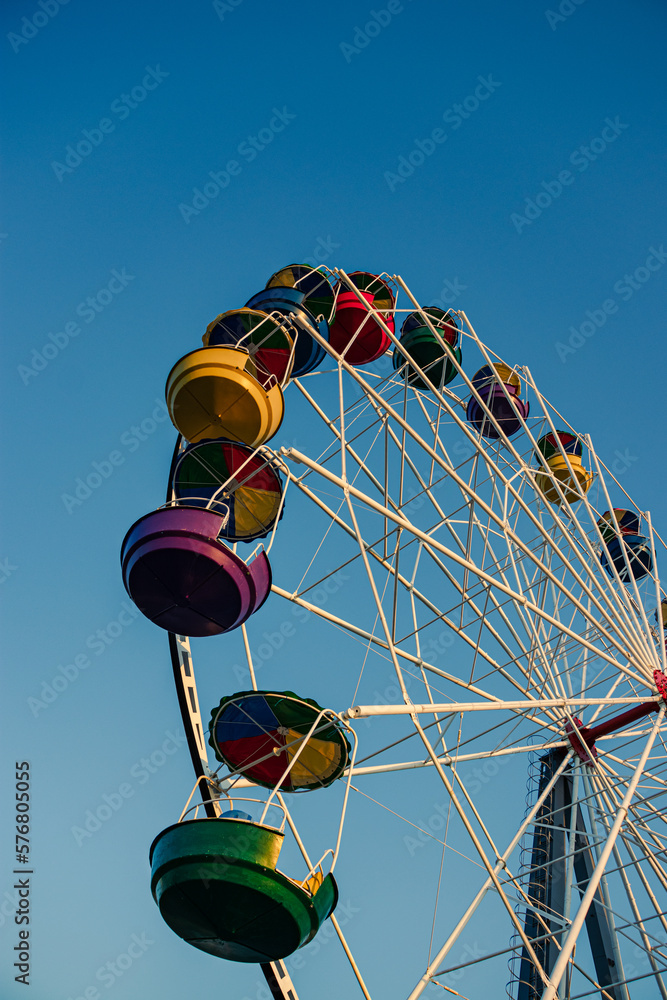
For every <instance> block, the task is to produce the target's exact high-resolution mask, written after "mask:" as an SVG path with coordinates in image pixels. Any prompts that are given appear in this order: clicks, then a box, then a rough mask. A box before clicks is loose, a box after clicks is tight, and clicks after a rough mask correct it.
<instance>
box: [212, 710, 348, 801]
mask: <svg viewBox="0 0 667 1000" xmlns="http://www.w3.org/2000/svg"><path fill="white" fill-rule="evenodd" d="M318 717H320V718H319V722H317V726H316V729H315V732H314V733H313V735H312V736H310V738H309V739H308V741H307V744H306V745H305V746H304V737H305V736H306V735H307V734H308V732H309V731H310V729H311V728H312V726H313V725H314V724H315V723H316V721H317V720H318ZM209 728H210V738H209V743H210V744H211V746H212V747H213V749H214V750H215V755H216V757H217V758H218V760H221V761H224V763H225V764H226V765H227V767H228V768H229V769H230V770H231V771H233V772H238V773H241V774H243V776H244V777H246V778H248V779H249V780H250V781H253V782H255V784H258V785H263V786H265V787H267V788H274V787H275V786H276V785H277V784H278V783H279V782H281V777H282V775H283V774H284V772H285V770H286V769H287V767H288V765H289V764H290V762H291V761H292V760H294V758H295V756H296V755H297V754H298V758H297V759H296V761H295V763H294V764H293V766H292V768H291V770H290V771H289V773H288V774H287V775H286V776H285V777H284V778H282V782H281V784H280V789H281V791H284V792H296V791H306V790H309V789H314V788H323V787H326V786H327V785H330V784H331V783H332V782H333V781H335V780H336V778H339V777H340V775H341V774H342V773H343V771H344V770H345V768H346V766H347V762H348V757H349V753H350V745H349V743H348V741H347V739H346V737H345V735H344V734H343V731H342V729H341V728H340V725H339V724H338V723H337V722H336V721H335V720H332V719H331V717H330V715H326V716H323V715H322V709H321V708H320V706H319V705H318V704H317V702H315V701H312V700H310V699H308V700H303V699H301V698H299V697H297V695H295V694H294V693H293V692H292V691H282V692H274V691H242V692H240V693H238V694H234V695H231V696H229V697H227V698H223V699H222V701H221V702H220V704H219V705H218V706H217V707H216V708H215V709H214V710H213V712H212V713H211V723H210V727H209Z"/></svg>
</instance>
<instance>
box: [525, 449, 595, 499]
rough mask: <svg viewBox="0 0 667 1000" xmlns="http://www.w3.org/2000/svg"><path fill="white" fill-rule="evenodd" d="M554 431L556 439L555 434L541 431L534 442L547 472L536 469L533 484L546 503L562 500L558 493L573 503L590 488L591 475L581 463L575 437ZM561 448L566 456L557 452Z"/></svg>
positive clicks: (580, 453)
mask: <svg viewBox="0 0 667 1000" xmlns="http://www.w3.org/2000/svg"><path fill="white" fill-rule="evenodd" d="M556 434H557V436H558V441H557V440H556V435H554V434H545V435H544V437H541V438H540V440H539V441H538V442H537V447H538V449H539V451H540V453H541V456H542V461H543V463H544V465H546V467H547V469H549V472H546V471H543V472H542V471H541V472H538V473H537V475H536V476H535V485H536V486H537V488H538V490H539V491H540V492H541V493H543V494H544V496H545V497H546V499H547V500H548V501H549V503H557V504H560V503H562V502H563V500H562V497H561V492H562V495H563V496H564V497H565V499H566V500H567V502H568V503H576V502H577V501H578V500H581V497H582V494H583V493H588V491H589V489H590V488H591V484H592V482H593V474H592V473H591V472H588V471H587V470H586V469H585V468H584V466H583V460H582V453H583V448H582V444H581V441H580V440H579V438H578V437H576V435H574V434H571V433H570V432H569V431H557V432H556ZM561 448H562V450H563V451H564V452H565V455H567V458H565V456H564V455H562V454H561ZM570 469H571V470H572V471H570ZM573 475H574V479H573V478H572V476H573ZM575 481H576V482H575ZM559 486H560V491H559V488H558V487H559Z"/></svg>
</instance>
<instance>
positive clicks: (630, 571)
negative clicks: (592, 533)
mask: <svg viewBox="0 0 667 1000" xmlns="http://www.w3.org/2000/svg"><path fill="white" fill-rule="evenodd" d="M597 524H598V527H599V529H600V534H601V536H602V541H603V546H604V547H603V548H602V550H601V552H600V562H601V563H602V565H603V567H604V568H605V570H606V571H607V573H608V574H609V576H611V577H613V576H614V572H613V570H612V566H613V567H614V569H615V570H616V572H617V573H618V576H619V579H620V580H621V582H622V583H627V582H628V581H629V580H630V579H631V577H634V579H635V580H641V578H642V577H644V576H646V575H647V573H650V572H651V570H652V569H653V556H652V554H651V547H650V543H649V540H648V538H646V536H645V535H640V534H639V526H640V517H639V515H638V514H636V513H635V512H634V511H632V510H625V509H624V508H621V507H614V509H613V510H612V511H608V510H607V511H605V512H604V514H603V515H602V517H601V518H600V519H599V520H598V522H597Z"/></svg>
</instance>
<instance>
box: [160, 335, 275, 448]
mask: <svg viewBox="0 0 667 1000" xmlns="http://www.w3.org/2000/svg"><path fill="white" fill-rule="evenodd" d="M165 394H166V400H167V407H168V409H169V416H170V417H171V420H172V423H173V424H174V426H175V427H176V430H178V431H180V433H181V434H182V435H183V437H184V438H185V439H186V440H187V441H191V442H196V441H203V440H206V439H211V438H221V437H224V438H227V439H228V440H232V441H241V442H243V444H247V445H248V446H249V447H250V448H258V447H259V446H260V445H261V444H264V443H265V442H266V441H268V440H269V439H270V438H272V437H273V435H274V434H275V433H276V431H277V430H278V428H279V427H280V424H281V423H282V419H283V413H284V409H285V406H284V402H283V394H282V391H281V389H280V386H279V385H278V384H277V382H276V381H275V380H274V382H273V383H272V382H271V381H269V382H267V381H266V378H265V377H262V379H261V380H260V379H259V378H258V377H257V369H256V367H255V363H254V361H253V359H252V358H251V357H250V355H249V354H248V353H247V351H242V350H238V349H236V348H231V347H201V348H199V350H196V351H191V352H190V353H189V354H186V355H185V357H183V358H181V359H180V361H177V362H176V364H175V365H174V367H173V368H172V370H171V372H170V373H169V377H168V378H167V386H166V393H165Z"/></svg>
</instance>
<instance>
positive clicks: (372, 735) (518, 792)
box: [121, 264, 667, 1000]
mask: <svg viewBox="0 0 667 1000" xmlns="http://www.w3.org/2000/svg"><path fill="white" fill-rule="evenodd" d="M203 343H204V346H203V347H202V348H197V349H195V350H191V351H190V353H188V354H186V355H185V356H184V357H183V358H181V359H180V361H178V362H177V363H176V365H174V367H173V368H172V370H171V373H170V374H169V377H168V380H167V404H168V406H169V410H170V414H171V417H172V420H173V422H174V424H175V426H176V428H177V430H178V431H179V438H178V441H177V443H176V448H175V451H174V459H173V461H172V466H171V469H170V470H169V476H168V490H167V502H166V504H165V505H164V506H162V507H160V508H159V509H157V510H155V511H153V512H151V513H149V514H147V515H145V516H144V517H143V518H141V519H140V520H139V521H137V522H136V523H135V524H134V525H133V526H132V528H131V529H130V531H129V532H128V534H127V536H126V539H125V541H124V543H123V550H122V556H121V558H122V564H123V576H124V581H125V585H126V587H127V589H128V592H129V594H130V596H131V597H132V598H133V600H134V601H135V602H136V603H137V605H138V606H139V607H140V609H141V610H142V611H143V613H144V614H145V615H146V616H147V617H148V618H149V619H151V620H152V621H153V622H154V623H155V624H157V625H158V626H160V627H161V628H163V629H165V630H166V631H167V632H168V633H169V645H170V652H171V662H172V667H173V673H174V679H175V682H176V690H177V695H178V699H179V704H180V708H181V713H182V717H183V722H184V726H185V729H186V734H187V735H188V742H189V746H190V752H191V756H192V761H193V766H194V770H195V776H196V783H195V785H194V788H193V789H191V790H190V789H188V790H187V791H188V792H189V793H190V794H189V797H188V795H187V794H186V795H185V796H184V804H183V810H182V813H181V814H180V816H179V817H178V818H177V820H176V821H175V822H174V824H173V825H172V826H170V827H168V828H167V829H166V830H164V831H162V833H160V834H159V835H158V836H157V837H156V840H155V842H154V844H153V846H152V848H151V863H152V873H153V875H152V891H153V894H154V896H155V899H156V902H157V903H158V905H159V907H160V911H161V913H162V916H163V917H164V919H165V921H166V923H167V924H168V925H169V927H171V929H172V930H173V931H174V932H175V933H176V934H178V935H179V936H180V937H181V938H183V939H184V940H186V941H188V942H189V943H190V944H193V945H194V946H195V947H198V948H200V949H201V950H204V951H207V952H209V953H210V954H214V955H217V956H219V957H220V958H222V959H225V960H231V961H239V962H248V963H257V964H259V965H261V967H262V970H263V972H264V975H265V976H266V979H267V981H268V983H269V986H270V989H271V992H272V995H274V996H277V997H283V998H290V997H291V998H292V1000H296V997H297V992H298V989H299V986H298V975H297V973H296V972H294V975H292V972H291V971H290V970H291V969H292V970H293V969H294V968H297V967H296V966H291V965H290V956H293V955H294V954H296V953H297V952H298V950H299V949H300V948H302V947H304V946H306V945H307V944H308V943H309V942H310V941H313V940H314V939H315V938H316V936H317V935H318V933H319V934H322V933H324V932H323V930H322V929H323V927H324V926H325V924H327V923H329V922H330V924H331V926H333V928H334V933H335V938H336V940H338V941H339V942H340V946H341V948H340V955H341V962H344V963H347V964H348V965H349V968H350V970H351V975H352V976H353V978H354V981H355V983H356V987H355V988H356V989H357V990H358V995H360V996H365V997H366V998H371V997H373V1000H377V996H380V995H381V996H382V1000H393V998H394V996H395V997H396V1000H399V998H403V1000H417V998H418V997H420V996H422V995H435V991H436V990H438V992H439V993H443V992H444V993H446V994H450V995H455V996H461V997H464V998H467V1000H473V998H475V997H477V996H482V995H485V996H486V995H488V984H489V982H490V981H492V982H493V983H494V985H495V988H496V991H495V993H494V995H501V991H503V990H505V989H506V991H507V995H508V996H509V997H511V998H512V1000H540V998H541V1000H552V998H555V997H558V998H559V1000H565V998H568V1000H575V998H578V997H586V996H601V997H606V998H610V1000H629V998H630V997H631V996H632V997H634V998H643V997H647V998H648V997H654V996H657V995H660V996H662V997H663V998H667V985H666V977H667V945H666V944H665V942H667V936H666V933H665V932H667V914H665V912H664V911H665V909H666V907H665V903H664V900H665V896H664V893H665V890H667V865H666V864H665V846H666V843H667V815H665V814H663V802H661V800H660V797H661V796H663V795H665V794H667V770H666V767H665V763H666V761H667V754H666V753H665V742H664V737H665V718H664V717H665V699H667V662H666V659H665V653H666V649H665V632H664V629H665V626H666V625H667V602H666V601H665V594H664V591H663V590H662V589H661V587H660V583H659V578H658V560H659V557H662V550H663V548H664V543H663V541H662V539H661V538H660V536H659V535H658V533H657V532H656V530H655V529H654V527H653V525H652V523H651V519H650V515H649V514H647V513H645V512H643V511H641V510H640V509H639V508H638V507H637V506H636V505H635V504H634V503H633V502H632V501H631V499H630V498H629V496H628V494H627V493H626V492H625V490H624V488H623V487H622V486H621V484H620V483H619V482H618V481H617V480H616V479H615V478H614V476H613V475H612V473H611V472H610V471H609V470H608V469H607V468H606V467H605V466H604V464H603V463H602V461H601V460H600V458H599V457H598V455H597V454H596V452H595V448H594V444H593V442H592V441H591V440H590V438H589V437H588V436H587V435H586V434H584V433H582V432H580V431H578V430H577V429H576V428H574V427H571V426H570V425H569V424H568V422H567V419H566V417H565V416H564V415H562V414H560V413H559V412H558V410H557V409H556V408H555V407H554V406H553V405H552V404H551V403H549V402H548V401H547V400H546V399H545V398H544V397H543V396H542V394H541V393H540V391H539V388H538V386H537V384H536V382H535V380H534V379H533V377H532V375H531V373H530V371H529V370H528V369H527V368H525V367H522V366H521V365H520V364H516V363H515V364H514V365H512V364H510V363H509V362H510V361H514V360H515V359H507V358H505V359H501V358H500V357H499V356H498V355H497V354H496V353H494V351H493V350H491V349H490V348H489V347H487V346H486V345H485V344H484V343H483V342H482V340H481V339H480V338H479V337H478V335H477V333H476V332H475V330H474V329H473V327H472V325H471V323H470V322H469V320H468V318H467V316H466V315H465V313H464V312H462V311H461V312H454V311H452V310H449V311H444V310H442V309H438V308H435V307H429V306H427V307H422V306H421V305H420V304H419V303H418V301H417V299H416V298H415V297H414V295H413V294H412V293H411V291H410V289H409V288H408V286H407V285H406V283H405V282H404V281H403V279H402V278H401V277H399V276H397V275H394V276H390V275H387V274H381V275H375V274H371V273H369V272H361V271H359V272H354V273H351V274H347V273H346V272H344V271H343V270H340V269H333V270H329V269H327V268H325V267H322V268H319V269H313V268H311V267H308V266H306V265H298V264H295V265H290V266H289V267H285V268H283V269H281V270H280V271H277V272H276V273H275V274H274V275H273V276H272V277H271V278H269V280H268V282H267V284H266V287H265V288H264V289H263V290H262V291H261V292H259V293H257V294H255V295H253V296H252V297H251V298H250V299H249V300H248V301H247V302H246V304H245V305H244V306H243V307H239V308H236V309H230V310H228V311H227V312H223V313H221V314H220V315H219V316H218V317H217V318H216V319H214V320H213V321H212V323H211V324H209V327H208V329H207V331H206V333H205V335H204V338H203ZM518 360H519V361H520V359H518ZM283 419H284V421H285V422H284V424H283V423H282V422H283ZM281 424H282V426H283V430H285V429H287V440H286V441H285V442H284V443H282V444H276V440H277V438H278V437H279V436H280V435H278V431H279V429H280V427H281ZM293 431H294V432H295V433H292V432H293ZM290 434H292V437H293V440H290ZM290 538H291V539H292V540H296V539H297V538H298V544H296V543H295V544H292V545H290V546H289V556H287V555H286V550H287V546H285V544H284V540H285V539H290ZM281 546H282V548H281ZM265 605H266V607H265ZM283 606H284V608H290V609H291V610H292V611H293V612H294V613H296V614H297V615H299V616H301V617H299V618H298V619H297V620H299V621H301V620H305V619H306V618H307V619H308V621H309V623H310V624H309V628H311V638H310V639H309V640H308V641H309V642H310V643H311V646H312V643H314V642H317V643H319V648H320V650H321V653H320V660H319V662H315V663H314V664H312V666H311V673H312V674H313V675H314V673H315V672H316V671H317V670H318V669H321V670H322V671H324V670H326V671H327V673H328V674H329V675H331V674H332V672H335V677H336V678H339V680H337V681H335V682H333V683H332V684H330V690H331V700H330V702H329V703H328V704H327V705H326V706H322V705H320V704H318V703H317V702H316V701H315V700H314V699H313V698H312V696H311V693H310V691H309V690H307V689H306V690H300V691H299V692H298V693H297V692H294V691H291V690H284V684H283V685H282V686H281V683H280V665H279V664H275V663H274V664H272V667H271V671H270V677H271V682H270V684H271V686H270V687H267V686H266V684H265V682H264V681H263V679H262V678H263V676H264V673H265V672H264V671H263V672H262V673H261V674H260V673H259V670H260V667H262V660H263V659H266V658H268V656H269V655H270V652H269V653H265V654H263V653H262V648H263V647H262V642H261V636H262V635H263V636H266V635H267V632H266V629H264V630H263V631H262V632H260V635H259V636H258V637H256V636H255V635H254V633H253V627H254V623H255V622H256V621H266V620H267V619H266V617H264V616H266V615H267V614H268V613H269V611H270V610H271V609H272V608H275V609H277V608H278V607H283ZM262 608H264V610H263V611H262V614H261V615H260V616H258V618H257V619H255V618H254V615H255V614H256V613H257V612H259V611H260V609H262ZM276 614H277V615H278V616H279V615H280V612H278V611H276ZM290 627H291V628H292V633H293V632H294V628H293V627H292V626H290ZM230 633H236V635H235V637H234V641H239V638H240V641H241V642H242V650H243V654H244V658H245V659H244V670H245V671H246V672H247V678H248V683H247V684H246V685H245V688H244V689H243V690H235V687H234V680H235V678H233V677H232V676H229V678H228V679H226V682H227V689H226V690H223V691H221V692H220V695H221V697H220V698H219V699H218V700H217V702H216V703H215V704H212V705H210V706H206V708H205V710H204V712H202V711H201V709H200V704H199V696H198V691H197V684H196V681H195V673H194V664H193V657H192V648H191V646H192V644H191V642H190V639H191V638H196V639H197V641H199V639H198V637H202V639H203V637H208V638H206V640H205V641H206V642H211V643H220V644H221V648H222V647H223V646H224V644H225V643H226V642H230V641H232V637H231V636H230V635H229V634H230ZM276 634H277V633H276ZM283 634H284V635H285V637H287V635H288V634H289V633H288V632H287V630H285V631H284V633H283ZM304 635H305V633H304ZM213 636H220V638H217V639H214V638H210V637H213ZM299 641H300V639H299V636H298V635H297V636H296V638H293V639H292V638H290V642H291V647H290V648H291V650H292V651H293V653H292V655H296V653H294V650H296V648H297V647H298V645H299ZM305 641H306V640H305V638H304V642H305ZM263 645H264V646H265V647H266V646H267V642H264V644H263ZM269 649H270V647H269ZM262 670H263V668H262ZM258 675H259V680H261V684H260V683H259V682H258ZM208 709H210V716H209V714H208V712H207V710H208ZM482 785H487V786H489V787H488V788H481V786H482ZM480 789H481V790H482V791H483V792H485V793H488V794H484V795H481V796H480ZM306 792H307V793H308V796H307V797H306V798H304V799H303V800H301V799H300V800H299V802H300V805H299V823H298V824H297V822H296V819H295V816H294V809H293V807H292V803H293V802H294V801H295V798H294V797H295V796H296V795H300V794H302V793H306ZM334 796H335V797H336V808H337V809H338V808H339V817H338V820H337V822H336V824H334V829H333V830H332V836H331V846H330V847H329V848H327V850H326V851H325V853H324V854H323V855H322V856H321V857H319V856H317V857H316V858H315V857H313V856H311V850H310V848H309V845H308V844H307V843H306V842H305V840H306V838H304V837H303V836H302V834H301V832H300V827H301V817H302V816H306V814H307V813H308V812H309V811H310V813H311V814H313V815H314V814H317V813H318V811H319V810H320V809H323V808H324V803H325V802H327V801H332V800H333V797H334ZM434 797H435V798H439V799H440V801H439V802H436V803H435V804H433V803H434ZM420 802H421V806H420ZM301 803H303V804H301ZM357 803H361V804H360V805H359V807H358V810H357V811H358V814H359V815H362V816H363V822H364V823H368V824H369V825H368V827H364V830H365V831H370V830H372V835H369V834H368V832H365V833H364V835H363V836H361V837H360V836H359V833H358V830H357V831H356V834H355V829H354V824H355V823H356V822H358V821H357V820H355V819H354V812H355V808H357ZM327 808H328V807H327ZM429 809H431V810H432V814H431V817H430V818H429V817H427V816H426V812H427V811H428V810H429ZM371 817H375V819H372V818H371ZM388 823H391V829H392V834H391V837H393V840H391V838H386V837H385V836H384V831H386V829H387V824H388ZM371 824H372V825H371ZM351 827H352V829H351ZM397 829H400V830H402V831H403V832H402V833H401V834H399V835H398V837H399V842H400V844H401V851H402V853H400V852H399V853H398V854H397V852H396V850H395V847H396V843H397V841H396V832H395V831H396V830H397ZM286 837H287V838H288V839H291V840H292V841H293V843H294V844H295V845H296V848H297V849H298V853H299V854H300V855H301V858H302V870H301V871H299V872H295V871H292V872H291V873H290V875H287V874H284V873H283V872H282V871H281V869H280V868H279V867H278V861H279V853H280V851H281V849H282V846H283V843H284V842H285V839H286ZM390 841H391V842H390ZM318 855H319V848H318ZM351 855H356V857H357V859H359V857H360V856H361V857H362V858H363V862H362V864H363V866H364V870H365V871H366V873H367V875H368V879H369V885H373V886H374V887H375V888H376V889H377V887H378V886H379V885H380V881H381V880H384V883H385V887H386V886H389V887H390V888H391V887H393V890H394V891H393V894H392V893H390V892H389V890H388V889H386V888H385V889H383V890H382V891H380V890H379V889H378V891H377V892H376V893H375V894H376V896H377V905H376V907H375V908H374V904H373V902H372V901H371V900H369V901H368V903H367V912H368V914H369V916H368V919H367V920H366V921H364V924H365V926H364V928H361V927H359V929H358V930H357V928H356V926H355V925H352V926H351V927H350V929H349V932H348V931H347V930H346V931H345V932H344V930H343V927H342V926H341V923H342V922H341V921H339V920H338V919H337V916H336V905H337V902H338V898H339V894H340V893H341V892H342V890H343V880H344V878H345V873H346V872H348V871H349V872H355V873H357V874H358V872H359V871H360V870H361V868H355V867H354V864H353V863H352V861H351V860H350V857H351ZM334 869H335V875H334ZM341 872H342V873H343V874H342V875H341ZM391 900H393V904H392V902H391ZM406 915H409V917H408V919H407V920H406ZM371 922H378V923H380V922H381V924H382V928H383V929H382V934H383V940H385V942H386V941H390V942H392V941H393V942H395V950H396V952H400V962H398V961H397V964H396V972H395V975H392V980H393V981H395V990H396V992H395V993H391V994H389V993H388V992H387V989H386V986H385V987H383V989H382V993H381V994H378V993H375V992H374V989H373V982H374V975H373V968H372V965H373V963H374V962H375V963H377V962H378V961H381V962H382V963H383V964H384V963H386V964H387V965H388V966H389V967H391V963H392V961H393V960H394V959H392V956H391V955H390V954H389V953H388V952H389V951H391V950H392V949H387V951H386V952H384V951H383V953H382V955H381V956H379V955H378V954H377V953H376V954H375V955H374V956H373V948H372V946H371V944H370V943H369V942H370V941H371V938H370V937H367V938H365V937H364V935H365V934H366V933H367V930H368V925H369V923H371ZM359 923H361V921H360V922H359ZM357 945H358V949H357ZM357 950H359V952H360V954H357ZM362 956H363V958H362ZM364 959H365V962H364ZM506 984H507V985H506ZM482 989H485V992H484V993H482ZM330 995H331V996H332V997H333V996H338V995H341V994H339V993H338V992H332V993H331V994H330ZM346 995H347V994H346ZM350 995H351V994H350ZM299 996H300V994H299ZM320 996H324V994H322V993H321V994H320ZM327 996H328V994H327ZM301 1000H308V997H301Z"/></svg>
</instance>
